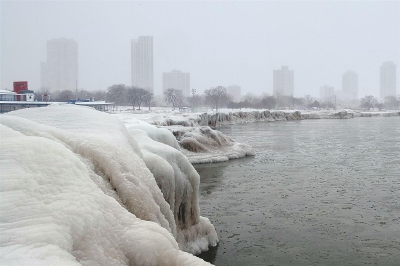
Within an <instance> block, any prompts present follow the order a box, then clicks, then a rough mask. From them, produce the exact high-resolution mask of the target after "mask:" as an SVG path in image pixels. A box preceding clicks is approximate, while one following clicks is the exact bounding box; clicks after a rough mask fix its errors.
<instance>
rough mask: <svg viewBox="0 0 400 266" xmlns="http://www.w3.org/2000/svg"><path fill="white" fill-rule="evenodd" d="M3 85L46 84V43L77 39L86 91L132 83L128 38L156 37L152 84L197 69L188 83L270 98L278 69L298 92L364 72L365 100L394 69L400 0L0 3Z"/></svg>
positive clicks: (398, 58) (399, 43)
mask: <svg viewBox="0 0 400 266" xmlns="http://www.w3.org/2000/svg"><path fill="white" fill-rule="evenodd" d="M0 14H1V48H0V49H1V85H0V89H6V88H7V89H10V90H11V89H12V82H13V81H17V80H27V81H28V83H29V88H30V89H33V90H37V89H39V88H40V86H41V84H40V63H41V62H43V61H46V41H47V40H49V39H53V38H61V37H65V38H69V39H74V40H75V41H76V42H77V43H78V50H79V52H78V54H79V59H78V61H79V88H83V89H87V90H95V89H106V88H107V87H108V86H110V85H113V84H120V83H123V84H126V85H131V84H130V82H131V65H130V58H131V51H130V47H131V46H130V43H131V39H136V38H137V37H138V36H141V35H151V36H153V45H154V86H155V93H156V94H161V87H162V84H161V82H162V72H167V71H171V70H173V69H179V70H181V71H184V72H189V73H190V74H191V87H192V88H195V89H197V91H198V92H203V91H204V90H205V89H208V88H210V87H213V86H218V85H222V86H229V85H233V84H236V85H240V86H241V87H242V94H245V93H247V92H253V93H255V94H261V93H269V94H272V71H273V69H278V68H280V67H281V66H282V65H287V66H289V68H290V69H293V70H294V76H295V85H294V87H295V96H304V95H305V94H311V95H313V96H319V87H320V86H322V85H330V86H334V87H335V90H340V89H341V78H342V74H343V73H344V72H345V71H346V70H354V71H356V72H357V73H358V76H359V96H364V95H365V94H372V95H375V96H378V95H379V67H380V65H381V64H382V63H383V62H384V61H394V62H395V64H396V65H397V79H398V81H397V93H400V82H399V80H400V79H399V76H400V71H399V69H400V1H254V2H253V1H246V2H244V1H218V2H211V1H191V2H181V1H179V2H178V1H159V2H155V1H144V2H139V1H135V2H122V1H103V2H94V1H53V2H39V1H27V2H21V1H1V11H0Z"/></svg>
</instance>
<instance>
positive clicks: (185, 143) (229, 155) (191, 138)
mask: <svg viewBox="0 0 400 266" xmlns="http://www.w3.org/2000/svg"><path fill="white" fill-rule="evenodd" d="M169 129H170V130H171V131H172V133H173V134H174V136H175V137H176V139H177V141H178V143H179V145H180V146H181V148H182V149H181V151H182V152H183V153H184V154H185V155H186V156H187V157H188V158H189V161H190V162H191V163H213V162H223V161H228V160H230V159H237V158H241V157H244V156H247V155H254V150H253V148H252V147H251V146H250V145H247V144H242V143H237V142H234V141H233V140H232V139H231V138H229V137H228V136H225V135H224V134H222V133H221V132H220V131H218V130H213V129H211V128H210V127H207V126H203V127H192V128H188V127H180V126H177V127H169Z"/></svg>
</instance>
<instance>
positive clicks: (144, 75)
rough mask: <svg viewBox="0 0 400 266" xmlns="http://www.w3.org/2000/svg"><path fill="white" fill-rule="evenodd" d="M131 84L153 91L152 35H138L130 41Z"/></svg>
mask: <svg viewBox="0 0 400 266" xmlns="http://www.w3.org/2000/svg"><path fill="white" fill-rule="evenodd" d="M131 56H132V58H131V59H132V61H131V62H132V86H136V87H140V88H143V89H148V90H150V91H151V92H153V89H154V88H153V37H152V36H140V37H139V38H138V39H136V40H132V43H131Z"/></svg>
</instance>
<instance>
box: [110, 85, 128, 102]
mask: <svg viewBox="0 0 400 266" xmlns="http://www.w3.org/2000/svg"><path fill="white" fill-rule="evenodd" d="M126 92H127V89H126V87H125V85H124V84H118V85H117V84H115V85H112V86H110V87H108V88H107V94H106V100H107V101H109V102H114V103H115V104H116V105H121V104H125V103H126Z"/></svg>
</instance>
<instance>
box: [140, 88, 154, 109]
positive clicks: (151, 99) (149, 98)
mask: <svg viewBox="0 0 400 266" xmlns="http://www.w3.org/2000/svg"><path fill="white" fill-rule="evenodd" d="M143 103H145V104H147V105H148V106H149V110H150V107H151V106H152V105H154V94H153V93H152V92H150V91H147V93H146V95H145V96H144V99H143Z"/></svg>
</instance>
